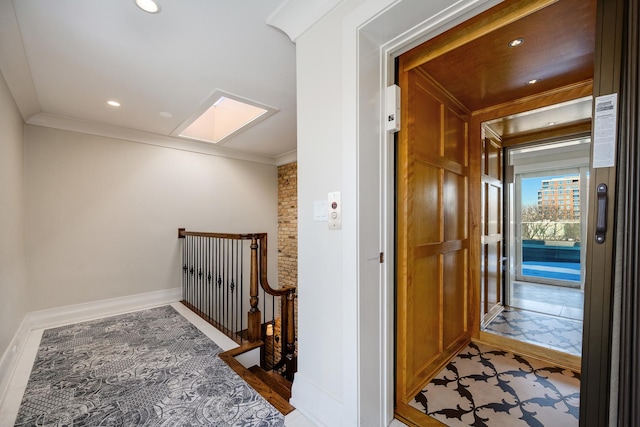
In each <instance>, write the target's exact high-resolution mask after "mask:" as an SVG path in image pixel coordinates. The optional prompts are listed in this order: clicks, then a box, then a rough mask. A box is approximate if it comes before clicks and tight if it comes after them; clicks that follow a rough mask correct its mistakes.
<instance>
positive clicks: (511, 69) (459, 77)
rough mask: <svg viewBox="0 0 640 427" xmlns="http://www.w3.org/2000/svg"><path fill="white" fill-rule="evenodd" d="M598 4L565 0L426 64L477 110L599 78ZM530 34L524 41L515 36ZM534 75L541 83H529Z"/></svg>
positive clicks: (469, 105)
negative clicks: (595, 64) (596, 52)
mask: <svg viewBox="0 0 640 427" xmlns="http://www.w3.org/2000/svg"><path fill="white" fill-rule="evenodd" d="M595 6H596V4H595V1H593V0H588V1H585V0H559V1H558V2H556V3H554V4H552V5H550V6H547V7H545V8H543V9H541V10H539V11H537V12H535V13H532V14H531V15H528V16H526V17H524V18H522V19H520V20H519V21H517V22H515V23H512V24H509V25H506V26H504V27H502V28H499V29H497V30H495V31H492V32H490V33H488V34H486V35H484V36H482V37H479V38H477V39H475V40H472V41H470V42H468V43H466V44H464V45H463V46H461V47H458V48H456V49H454V50H451V51H449V52H447V53H444V54H442V55H440V56H438V57H437V58H435V59H432V60H430V61H428V62H426V63H424V64H422V65H420V68H421V69H422V70H423V71H424V72H426V73H428V74H429V75H430V76H432V77H433V78H434V79H435V80H436V81H438V82H439V83H440V84H442V85H443V86H444V87H446V88H447V90H448V91H449V92H450V93H451V94H452V95H453V96H454V97H455V98H457V99H458V101H460V102H461V103H462V104H463V105H464V106H465V107H467V108H468V109H469V110H471V111H477V110H480V109H483V108H487V107H491V106H494V105H497V104H501V103H504V102H509V101H512V100H515V99H520V98H523V97H526V96H531V95H534V94H536V93H539V92H543V91H547V90H551V89H554V88H558V87H561V86H566V85H569V84H572V83H575V82H581V81H585V80H589V79H591V78H593V60H594V48H595V17H596V8H595ZM520 37H522V38H524V39H525V41H524V43H522V44H521V45H520V46H517V47H513V48H511V47H509V46H508V43H509V41H511V40H513V39H516V38H520ZM531 79H538V83H536V84H534V85H529V84H527V82H528V81H529V80H531Z"/></svg>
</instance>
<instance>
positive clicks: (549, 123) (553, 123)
mask: <svg viewBox="0 0 640 427" xmlns="http://www.w3.org/2000/svg"><path fill="white" fill-rule="evenodd" d="M557 124H558V122H547V126H554V125H557Z"/></svg>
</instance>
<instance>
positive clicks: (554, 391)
mask: <svg viewBox="0 0 640 427" xmlns="http://www.w3.org/2000/svg"><path fill="white" fill-rule="evenodd" d="M579 402H580V375H579V374H578V373H575V372H572V371H568V370H564V369H562V368H557V367H554V366H546V365H545V364H544V363H542V362H539V361H537V360H528V359H525V358H524V357H522V356H518V355H516V354H513V353H509V352H507V351H502V350H496V349H493V348H491V347H488V346H484V345H479V344H474V343H471V344H470V345H469V346H468V347H467V348H466V349H465V350H464V351H462V352H461V353H460V354H459V355H458V356H456V358H455V359H454V360H453V361H452V362H451V363H449V364H448V365H447V366H446V368H445V369H444V370H443V371H442V372H441V373H440V374H438V376H437V377H436V378H434V379H433V381H431V383H429V384H428V385H427V388H426V389H424V390H422V391H421V392H420V393H419V394H418V395H417V396H416V398H415V402H412V403H411V406H413V407H415V408H416V409H419V410H420V411H422V412H424V413H426V414H427V415H429V416H431V417H433V418H436V419H438V420H439V421H441V422H443V423H444V424H446V425H448V426H474V427H520V426H522V427H525V426H529V427H543V426H544V427H572V426H578V412H579Z"/></svg>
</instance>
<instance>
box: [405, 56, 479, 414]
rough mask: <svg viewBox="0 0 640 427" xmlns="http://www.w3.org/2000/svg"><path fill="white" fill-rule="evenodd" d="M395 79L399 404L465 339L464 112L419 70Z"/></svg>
mask: <svg viewBox="0 0 640 427" xmlns="http://www.w3.org/2000/svg"><path fill="white" fill-rule="evenodd" d="M400 70H403V60H402V58H401V59H400ZM399 77H400V86H401V90H402V123H403V130H402V131H401V132H400V134H399V138H398V144H399V145H398V169H397V184H398V189H397V195H398V200H397V221H398V224H397V227H398V228H397V236H398V237H397V239H398V241H397V243H398V251H397V253H398V259H397V267H398V268H397V280H396V282H397V313H396V315H397V361H396V363H397V376H396V386H397V387H396V389H397V393H396V396H397V404H398V405H401V404H406V403H407V402H409V401H410V400H412V399H413V398H414V396H415V395H416V394H417V392H418V391H419V390H420V389H421V388H422V387H424V385H425V384H426V383H427V382H428V381H429V380H430V379H431V378H433V377H434V376H435V375H436V374H437V373H438V372H439V371H440V370H441V369H442V368H443V367H444V366H445V365H446V363H448V361H449V360H450V359H451V358H452V357H453V356H454V355H455V354H456V353H457V352H459V351H460V349H461V348H463V347H464V346H466V345H467V343H468V342H469V339H470V333H469V327H468V283H467V282H468V275H469V222H468V192H469V184H468V180H469V153H468V127H469V125H468V123H469V114H468V112H467V111H466V110H465V109H464V108H463V107H462V106H461V105H459V104H458V103H457V102H456V101H455V100H454V99H452V98H451V97H450V96H449V95H448V94H447V93H445V92H444V91H443V90H442V89H440V88H439V86H438V85H437V84H436V83H435V82H433V81H431V79H430V78H429V77H428V76H426V75H425V74H423V72H422V71H420V70H419V69H417V68H414V69H411V70H410V71H405V72H403V71H401V72H400V76H399Z"/></svg>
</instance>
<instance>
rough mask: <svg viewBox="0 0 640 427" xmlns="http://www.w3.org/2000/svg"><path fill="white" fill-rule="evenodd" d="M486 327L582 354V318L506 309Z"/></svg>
mask: <svg viewBox="0 0 640 427" xmlns="http://www.w3.org/2000/svg"><path fill="white" fill-rule="evenodd" d="M485 330H486V331H489V332H493V333H495V334H498V335H502V336H505V337H509V338H513V339H516V340H519V341H525V342H529V343H532V344H537V345H542V346H544V347H547V348H551V349H554V350H559V351H563V352H565V353H569V354H573V355H576V356H580V355H581V354H582V322H581V321H579V320H573V319H566V318H562V317H557V316H549V315H545V314H540V313H534V312H531V311H526V310H513V309H505V310H503V311H502V313H500V314H499V315H497V316H496V318H495V319H493V320H492V321H491V323H490V324H489V325H488V326H487V327H486V328H485Z"/></svg>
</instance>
